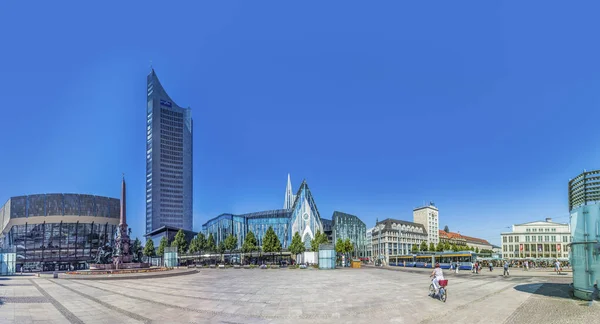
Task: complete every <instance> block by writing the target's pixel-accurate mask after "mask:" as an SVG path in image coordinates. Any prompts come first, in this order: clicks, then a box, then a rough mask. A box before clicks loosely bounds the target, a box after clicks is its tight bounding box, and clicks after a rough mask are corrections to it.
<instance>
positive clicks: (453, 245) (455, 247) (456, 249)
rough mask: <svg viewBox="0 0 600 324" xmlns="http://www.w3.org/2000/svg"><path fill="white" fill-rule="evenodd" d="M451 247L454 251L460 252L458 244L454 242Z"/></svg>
mask: <svg viewBox="0 0 600 324" xmlns="http://www.w3.org/2000/svg"><path fill="white" fill-rule="evenodd" d="M450 248H451V249H452V251H453V252H458V246H456V244H454V243H452V245H451V246H450Z"/></svg>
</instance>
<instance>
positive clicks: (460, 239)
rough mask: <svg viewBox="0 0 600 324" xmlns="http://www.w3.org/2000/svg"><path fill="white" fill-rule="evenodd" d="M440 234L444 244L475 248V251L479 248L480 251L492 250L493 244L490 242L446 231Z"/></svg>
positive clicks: (441, 231) (440, 231)
mask: <svg viewBox="0 0 600 324" xmlns="http://www.w3.org/2000/svg"><path fill="white" fill-rule="evenodd" d="M438 233H439V237H440V242H442V243H446V242H448V244H455V245H459V246H461V245H466V246H467V247H470V248H474V249H475V248H477V249H479V250H491V249H492V244H490V242H488V241H486V240H484V239H480V238H476V237H471V236H465V235H462V234H460V233H454V232H446V231H444V230H439V232H438Z"/></svg>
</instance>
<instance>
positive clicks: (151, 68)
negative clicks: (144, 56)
mask: <svg viewBox="0 0 600 324" xmlns="http://www.w3.org/2000/svg"><path fill="white" fill-rule="evenodd" d="M150 70H154V68H153V67H152V60H150Z"/></svg>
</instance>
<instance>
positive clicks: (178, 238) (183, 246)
mask: <svg viewBox="0 0 600 324" xmlns="http://www.w3.org/2000/svg"><path fill="white" fill-rule="evenodd" d="M171 246H172V247H177V253H179V254H184V253H185V252H187V247H188V242H187V241H186V239H185V233H184V232H183V230H182V229H180V230H179V231H177V234H175V239H174V240H173V242H172V243H171Z"/></svg>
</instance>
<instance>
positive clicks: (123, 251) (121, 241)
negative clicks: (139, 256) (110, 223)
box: [113, 175, 132, 269]
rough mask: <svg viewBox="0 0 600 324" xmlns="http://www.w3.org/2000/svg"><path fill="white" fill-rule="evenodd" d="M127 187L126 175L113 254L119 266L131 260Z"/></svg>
mask: <svg viewBox="0 0 600 324" xmlns="http://www.w3.org/2000/svg"><path fill="white" fill-rule="evenodd" d="M126 191H127V188H126V185H125V175H123V181H122V182H121V219H120V222H119V227H118V228H117V237H116V238H115V252H114V254H113V264H114V265H116V266H117V269H118V268H119V265H120V264H123V263H130V262H131V258H132V255H131V251H130V246H131V240H130V239H129V233H127V192H126Z"/></svg>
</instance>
